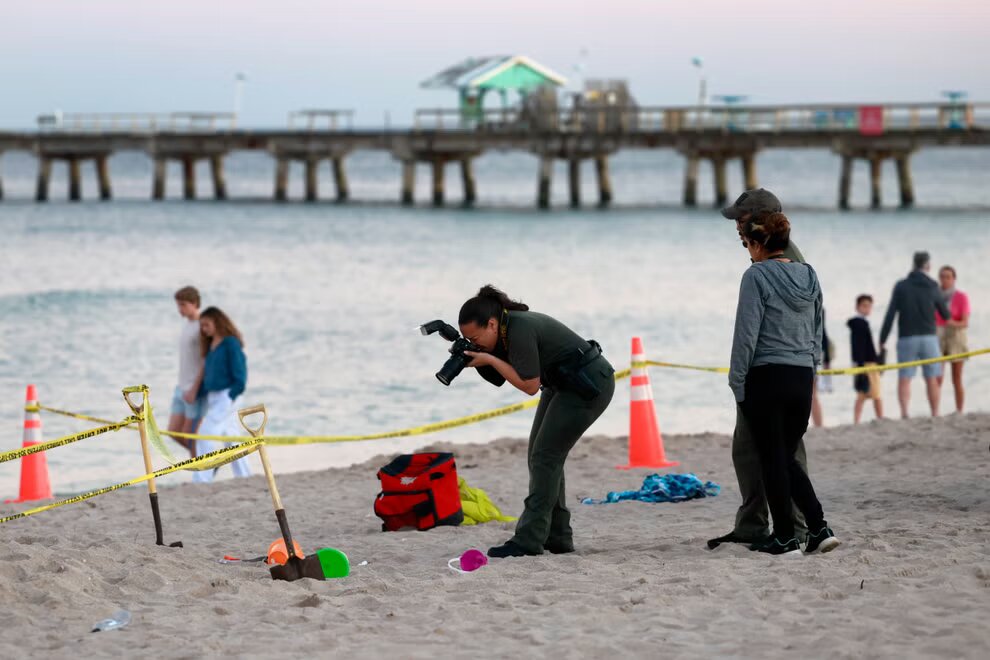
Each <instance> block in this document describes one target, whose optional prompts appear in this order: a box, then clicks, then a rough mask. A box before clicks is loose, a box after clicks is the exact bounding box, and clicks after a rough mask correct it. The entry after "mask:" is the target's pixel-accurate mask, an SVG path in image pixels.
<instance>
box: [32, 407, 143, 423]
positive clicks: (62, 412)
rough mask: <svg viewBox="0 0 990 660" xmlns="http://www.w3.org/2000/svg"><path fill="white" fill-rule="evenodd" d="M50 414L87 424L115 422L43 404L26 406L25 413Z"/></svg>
mask: <svg viewBox="0 0 990 660" xmlns="http://www.w3.org/2000/svg"><path fill="white" fill-rule="evenodd" d="M41 411H44V412H50V413H52V414H55V415H62V416H63V417H74V418H76V419H81V420H83V421H86V422H95V423H96V424H113V423H114V422H113V420H110V419H103V418H102V417H92V416H90V415H83V414H82V413H74V412H69V411H68V410H59V409H58V408H49V407H48V406H43V405H41V404H37V405H33V406H24V412H41ZM133 419H134V421H132V422H130V424H136V423H137V418H136V417H135V418H133Z"/></svg>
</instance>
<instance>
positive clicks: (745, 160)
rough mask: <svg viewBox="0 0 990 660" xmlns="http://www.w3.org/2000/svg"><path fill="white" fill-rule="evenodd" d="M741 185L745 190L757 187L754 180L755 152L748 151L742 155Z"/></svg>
mask: <svg viewBox="0 0 990 660" xmlns="http://www.w3.org/2000/svg"><path fill="white" fill-rule="evenodd" d="M741 160H742V171H743V187H744V188H745V189H746V190H753V189H754V188H758V187H759V184H758V183H757V182H756V154H755V153H750V154H746V155H744V156H743V157H742V159H741Z"/></svg>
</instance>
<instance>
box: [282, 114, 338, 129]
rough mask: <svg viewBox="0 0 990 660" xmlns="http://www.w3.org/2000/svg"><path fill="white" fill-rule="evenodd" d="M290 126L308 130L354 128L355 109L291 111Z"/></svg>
mask: <svg viewBox="0 0 990 660" xmlns="http://www.w3.org/2000/svg"><path fill="white" fill-rule="evenodd" d="M289 128H290V129H292V130H307V131H316V130H320V131H351V130H354V111H353V110H296V111H295V112H290V113H289Z"/></svg>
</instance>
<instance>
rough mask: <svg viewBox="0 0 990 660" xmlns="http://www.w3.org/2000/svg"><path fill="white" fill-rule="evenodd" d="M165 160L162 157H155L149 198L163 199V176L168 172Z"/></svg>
mask: <svg viewBox="0 0 990 660" xmlns="http://www.w3.org/2000/svg"><path fill="white" fill-rule="evenodd" d="M167 165H168V163H167V161H166V160H165V159H164V158H159V157H157V156H156V157H155V167H154V174H153V175H152V176H153V179H152V183H151V199H153V200H155V201H161V200H163V199H165V176H166V174H167V172H168V168H167Z"/></svg>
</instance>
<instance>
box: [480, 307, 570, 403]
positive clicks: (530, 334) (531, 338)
mask: <svg viewBox="0 0 990 660" xmlns="http://www.w3.org/2000/svg"><path fill="white" fill-rule="evenodd" d="M506 338H507V343H508V345H509V347H508V350H506V349H505V347H504V346H503V345H502V341H501V339H499V343H498V344H497V345H496V347H495V351H494V352H493V353H494V354H495V355H496V356H498V357H500V358H502V359H503V360H505V361H507V362H508V363H509V364H511V365H512V367H513V368H514V369H515V370H516V373H518V374H519V377H520V378H522V379H523V380H529V379H531V378H536V377H537V376H539V377H540V380H541V381H542V382H544V383H546V382H547V381H548V378H547V369H548V367H550V366H552V365H555V364H557V363H559V362H560V361H561V360H563V359H564V358H566V357H567V356H568V355H571V354H573V353H574V352H575V351H577V350H587V348H588V342H587V341H586V340H584V339H582V338H581V337H580V336H578V335H577V334H576V333H575V332H574V331H573V330H571V329H570V328H568V327H567V326H566V325H564V324H563V323H561V322H560V321H558V320H557V319H555V318H552V317H550V316H547V315H546V314H540V313H539V312H509V324H508V329H507V332H506ZM478 373H479V374H481V376H482V377H483V378H484V379H485V380H487V381H488V382H490V383H492V384H494V385H498V386H501V385H502V383H504V382H505V378H503V377H502V375H501V374H499V373H498V371H496V370H495V368H494V367H481V368H479V369H478Z"/></svg>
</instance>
